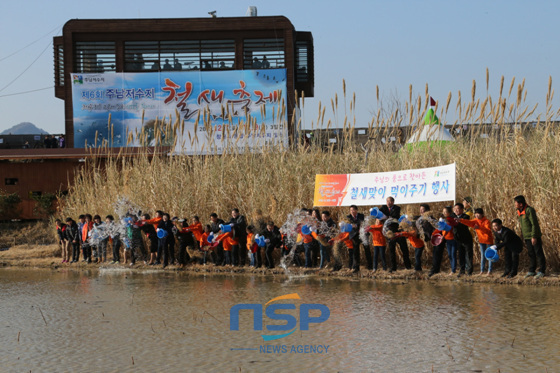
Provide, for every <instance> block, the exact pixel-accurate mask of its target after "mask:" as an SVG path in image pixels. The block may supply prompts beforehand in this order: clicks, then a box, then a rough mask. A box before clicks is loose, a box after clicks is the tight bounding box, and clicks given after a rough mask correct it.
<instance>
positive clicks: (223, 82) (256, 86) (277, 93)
mask: <svg viewBox="0 0 560 373" xmlns="http://www.w3.org/2000/svg"><path fill="white" fill-rule="evenodd" d="M70 77H71V80H70V81H71V82H72V102H73V112H74V143H75V146H76V147H83V146H86V143H87V146H93V145H94V144H101V142H102V140H107V141H108V143H107V145H109V146H114V147H121V146H139V145H142V144H140V143H139V142H138V141H137V140H134V141H129V140H130V139H129V134H130V133H136V132H138V133H140V132H142V131H144V133H145V134H146V135H147V136H146V140H145V141H146V143H147V145H149V146H154V145H156V142H157V141H158V139H156V136H155V134H156V133H157V131H156V130H155V127H156V124H158V121H159V125H160V124H161V121H162V119H164V118H166V120H167V121H168V122H170V123H171V124H174V123H177V126H175V125H174V127H179V128H181V131H180V133H179V132H174V133H172V134H169V133H166V132H161V133H160V134H161V135H162V139H161V141H160V143H159V145H164V146H172V145H173V144H174V143H175V144H176V148H175V151H176V152H178V153H186V154H201V153H210V154H213V153H214V152H218V153H221V152H222V151H224V150H225V149H226V148H227V147H231V146H235V147H237V148H238V150H240V151H245V150H258V149H261V148H262V147H264V146H266V145H279V144H283V145H284V146H287V144H288V132H287V113H286V112H285V110H282V105H283V101H284V97H283V92H286V69H266V70H227V71H198V70H189V71H161V72H142V73H132V72H131V73H99V74H74V73H73V74H70ZM109 115H110V116H111V127H110V126H109V125H108V118H109ZM177 115H179V116H180V117H179V118H177ZM249 115H250V116H252V117H253V119H254V120H255V122H254V123H248V116H249ZM207 124H209V125H210V126H211V127H212V128H211V129H212V130H211V131H210V130H209V128H208V125H207ZM175 131H176V130H175ZM143 145H146V144H143ZM202 149H204V151H203V150H202Z"/></svg>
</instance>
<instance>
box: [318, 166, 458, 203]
mask: <svg viewBox="0 0 560 373" xmlns="http://www.w3.org/2000/svg"><path fill="white" fill-rule="evenodd" d="M389 196H391V197H393V198H395V202H396V203H398V204H400V205H404V204H408V203H427V202H443V201H454V200H455V163H453V164H449V165H445V166H439V167H430V168H422V169H416V170H405V171H392V172H379V173H367V174H339V175H316V176H315V196H314V201H313V205H314V206H350V205H357V206H372V205H382V204H384V203H385V200H386V198H387V197H389Z"/></svg>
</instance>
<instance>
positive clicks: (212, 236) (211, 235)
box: [206, 233, 214, 243]
mask: <svg viewBox="0 0 560 373" xmlns="http://www.w3.org/2000/svg"><path fill="white" fill-rule="evenodd" d="M212 240H214V233H210V234H209V235H208V238H206V241H208V243H212Z"/></svg>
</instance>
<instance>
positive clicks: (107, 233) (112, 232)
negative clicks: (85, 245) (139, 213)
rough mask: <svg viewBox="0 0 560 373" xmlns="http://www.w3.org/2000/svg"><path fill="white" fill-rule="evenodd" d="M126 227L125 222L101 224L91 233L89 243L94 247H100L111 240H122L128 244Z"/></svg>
mask: <svg viewBox="0 0 560 373" xmlns="http://www.w3.org/2000/svg"><path fill="white" fill-rule="evenodd" d="M126 227H127V223H125V222H124V221H122V222H119V223H115V222H112V223H101V224H99V225H98V226H94V227H93V229H92V231H91V236H90V238H89V243H90V245H92V246H99V245H100V244H101V243H102V242H103V241H105V240H107V239H109V238H113V239H117V238H120V239H122V240H123V242H124V243H125V244H126V243H127V241H128V237H127V232H126Z"/></svg>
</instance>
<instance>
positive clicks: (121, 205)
mask: <svg viewBox="0 0 560 373" xmlns="http://www.w3.org/2000/svg"><path fill="white" fill-rule="evenodd" d="M113 209H114V210H115V213H116V214H117V216H118V217H120V218H123V217H125V216H127V215H135V216H138V215H140V213H141V211H145V210H143V209H142V207H140V206H138V205H137V204H135V203H134V202H132V201H131V200H130V199H129V198H128V197H127V196H120V197H119V198H117V200H116V201H115V203H114V204H113Z"/></svg>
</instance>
